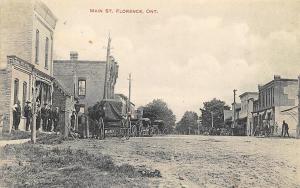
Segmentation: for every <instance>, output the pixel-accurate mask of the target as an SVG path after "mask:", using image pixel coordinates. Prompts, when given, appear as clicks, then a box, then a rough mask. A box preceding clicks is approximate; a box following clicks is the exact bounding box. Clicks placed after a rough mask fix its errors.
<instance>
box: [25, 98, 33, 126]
mask: <svg viewBox="0 0 300 188" xmlns="http://www.w3.org/2000/svg"><path fill="white" fill-rule="evenodd" d="M24 117H25V118H26V131H29V126H30V123H31V117H32V108H31V106H30V101H26V105H25V106H24Z"/></svg>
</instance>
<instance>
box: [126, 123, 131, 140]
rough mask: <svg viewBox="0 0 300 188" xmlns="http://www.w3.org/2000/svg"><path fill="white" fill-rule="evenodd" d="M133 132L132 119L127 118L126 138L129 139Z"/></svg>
mask: <svg viewBox="0 0 300 188" xmlns="http://www.w3.org/2000/svg"><path fill="white" fill-rule="evenodd" d="M130 133H131V121H130V119H126V121H125V138H126V140H128V139H129V137H130Z"/></svg>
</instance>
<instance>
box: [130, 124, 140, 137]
mask: <svg viewBox="0 0 300 188" xmlns="http://www.w3.org/2000/svg"><path fill="white" fill-rule="evenodd" d="M131 135H132V136H133V137H136V136H138V129H137V127H136V125H132V127H131Z"/></svg>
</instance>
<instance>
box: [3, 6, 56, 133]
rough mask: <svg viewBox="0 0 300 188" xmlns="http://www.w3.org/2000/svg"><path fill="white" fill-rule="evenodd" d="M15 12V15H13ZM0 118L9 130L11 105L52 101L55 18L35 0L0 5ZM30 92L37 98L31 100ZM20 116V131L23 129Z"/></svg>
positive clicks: (10, 126)
mask: <svg viewBox="0 0 300 188" xmlns="http://www.w3.org/2000/svg"><path fill="white" fill-rule="evenodd" d="M16 12H17V13H18V14H16ZM0 17H1V19H0V36H1V38H0V80H1V82H0V104H1V107H0V116H2V117H3V121H1V122H2V123H1V126H2V127H3V131H4V132H10V130H11V128H12V122H13V120H12V108H11V107H12V106H13V105H14V104H15V103H16V102H17V101H20V103H21V108H22V111H23V107H24V104H25V102H26V100H29V101H31V102H32V103H33V102H35V101H36V100H37V101H40V102H41V103H45V102H47V103H51V102H52V97H51V96H52V80H53V77H52V74H53V71H52V70H53V69H52V68H53V67H52V52H53V34H54V29H55V25H56V21H57V19H56V17H55V16H54V15H53V13H52V12H51V10H50V9H49V8H48V7H47V6H46V5H44V4H43V3H42V2H40V1H38V0H27V1H24V0H1V2H0ZM33 92H35V95H36V97H37V99H33V97H32V96H33ZM24 123H25V122H24V117H22V118H21V123H20V128H21V129H22V127H24Z"/></svg>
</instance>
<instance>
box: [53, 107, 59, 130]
mask: <svg viewBox="0 0 300 188" xmlns="http://www.w3.org/2000/svg"><path fill="white" fill-rule="evenodd" d="M52 120H53V131H54V132H57V131H58V130H57V128H58V127H57V126H58V122H59V110H58V107H56V108H55V109H54V110H53V111H52Z"/></svg>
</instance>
